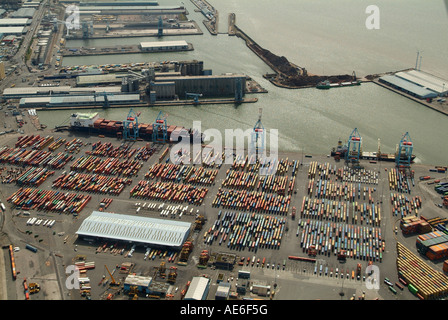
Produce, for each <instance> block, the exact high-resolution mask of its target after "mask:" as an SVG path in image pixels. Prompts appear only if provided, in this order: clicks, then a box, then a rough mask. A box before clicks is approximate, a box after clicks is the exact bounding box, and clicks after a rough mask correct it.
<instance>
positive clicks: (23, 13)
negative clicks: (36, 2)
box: [11, 7, 36, 19]
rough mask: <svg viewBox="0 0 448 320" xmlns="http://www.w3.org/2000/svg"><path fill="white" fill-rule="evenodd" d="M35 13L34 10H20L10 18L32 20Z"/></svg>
mask: <svg viewBox="0 0 448 320" xmlns="http://www.w3.org/2000/svg"><path fill="white" fill-rule="evenodd" d="M35 13H36V9H35V8H26V7H25V8H20V9H19V10H17V11H15V12H13V13H12V14H11V18H28V19H32V18H33V17H34V15H35Z"/></svg>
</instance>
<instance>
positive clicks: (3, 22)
mask: <svg viewBox="0 0 448 320" xmlns="http://www.w3.org/2000/svg"><path fill="white" fill-rule="evenodd" d="M30 23H31V19H28V18H12V19H9V18H5V19H0V26H13V25H15V26H25V25H27V24H30Z"/></svg>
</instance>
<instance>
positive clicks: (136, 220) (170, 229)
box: [76, 211, 191, 250]
mask: <svg viewBox="0 0 448 320" xmlns="http://www.w3.org/2000/svg"><path fill="white" fill-rule="evenodd" d="M190 229H191V223H187V222H180V221H172V220H162V219H155V218H147V217H140V216H139V217H137V216H131V215H124V214H115V213H109V212H100V211H93V212H92V214H91V215H90V216H89V217H87V218H86V219H85V220H84V221H83V222H82V224H81V226H80V227H79V229H78V231H76V234H77V235H78V237H80V238H82V239H84V240H88V241H92V240H97V239H98V240H99V239H101V240H114V241H123V242H127V243H133V244H135V245H141V246H151V247H162V248H170V249H174V250H180V249H181V247H182V245H183V243H184V242H185V241H186V240H187V237H188V235H189V233H190Z"/></svg>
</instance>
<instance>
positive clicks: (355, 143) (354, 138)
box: [345, 128, 362, 164]
mask: <svg viewBox="0 0 448 320" xmlns="http://www.w3.org/2000/svg"><path fill="white" fill-rule="evenodd" d="M361 145H362V138H361V135H360V134H359V132H358V128H355V129H354V130H353V131H352V133H351V134H350V137H349V138H348V142H347V152H346V153H345V161H347V162H350V163H354V164H359V158H360V157H361Z"/></svg>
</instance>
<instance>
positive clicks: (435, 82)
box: [379, 70, 448, 99]
mask: <svg viewBox="0 0 448 320" xmlns="http://www.w3.org/2000/svg"><path fill="white" fill-rule="evenodd" d="M379 82H381V83H384V84H386V85H388V86H390V87H392V88H394V89H397V90H400V91H403V92H404V93H406V94H409V95H411V96H413V97H416V98H418V99H431V98H436V97H438V96H446V95H448V80H443V79H441V78H438V77H435V76H433V75H431V74H429V73H426V72H422V71H419V70H411V71H402V72H397V73H396V74H394V75H386V76H383V77H380V78H379Z"/></svg>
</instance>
